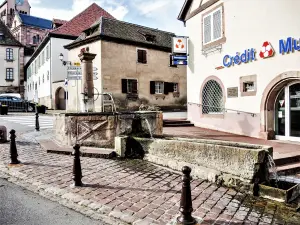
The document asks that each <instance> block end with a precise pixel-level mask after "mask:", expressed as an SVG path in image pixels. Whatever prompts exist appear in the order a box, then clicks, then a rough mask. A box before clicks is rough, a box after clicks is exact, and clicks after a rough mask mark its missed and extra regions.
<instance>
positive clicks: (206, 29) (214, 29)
mask: <svg viewBox="0 0 300 225" xmlns="http://www.w3.org/2000/svg"><path fill="white" fill-rule="evenodd" d="M222 9H223V8H222V6H221V7H218V8H217V9H215V10H213V11H212V12H210V13H208V14H206V15H204V16H203V45H206V44H210V43H212V42H215V41H217V40H219V39H221V38H222V37H223V22H224V21H223V19H222V18H223V15H222V13H223V10H222Z"/></svg>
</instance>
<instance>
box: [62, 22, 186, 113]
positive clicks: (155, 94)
mask: <svg viewBox="0 0 300 225" xmlns="http://www.w3.org/2000/svg"><path fill="white" fill-rule="evenodd" d="M173 36H175V34H173V33H170V32H165V31H161V30H158V29H152V28H149V27H144V26H140V25H137V24H132V23H126V22H123V21H119V20H116V19H110V18H104V17H102V18H101V19H100V20H98V21H97V22H96V23H95V24H93V25H92V26H90V27H89V28H88V29H86V30H85V31H84V32H83V33H82V34H81V35H80V36H79V38H78V39H77V40H76V41H74V42H73V43H71V44H69V45H67V46H65V48H66V49H68V50H69V57H68V58H69V60H70V61H71V62H77V61H79V58H78V54H79V53H80V51H81V49H82V48H86V47H88V48H89V52H90V53H94V54H97V55H96V58H95V59H94V61H93V66H94V67H96V69H97V70H96V71H95V76H96V78H94V79H95V80H94V87H95V91H94V92H95V94H101V93H105V92H108V93H112V95H113V98H114V100H115V103H116V106H117V109H118V110H128V109H138V107H139V106H140V105H141V104H145V105H151V106H154V105H155V106H160V107H162V108H179V107H183V106H184V105H185V103H186V67H185V66H178V67H177V66H170V60H171V56H170V55H171V52H172V50H171V48H172V37H173ZM77 88H78V89H77ZM80 89H81V80H78V81H76V80H70V81H69V84H68V92H69V95H68V96H69V99H68V108H67V109H68V110H69V111H77V110H78V111H79V110H80V109H79V102H80V98H83V96H82V94H80V91H78V90H80ZM95 99H97V100H96V101H95V110H96V111H102V110H103V102H105V101H106V99H105V98H102V97H101V96H99V97H96V96H95Z"/></svg>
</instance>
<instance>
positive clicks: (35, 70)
mask: <svg viewBox="0 0 300 225" xmlns="http://www.w3.org/2000/svg"><path fill="white" fill-rule="evenodd" d="M101 16H106V17H110V18H113V17H112V16H111V15H110V14H109V13H108V12H106V11H105V10H104V9H102V8H101V7H100V6H98V5H97V4H92V5H90V6H89V7H88V8H86V9H85V10H84V11H83V12H81V13H79V14H78V15H76V16H75V17H74V18H72V19H71V20H70V21H62V20H57V19H54V20H53V21H52V23H53V24H52V27H53V28H54V29H52V30H51V31H49V32H48V33H47V35H46V36H45V38H44V39H43V41H42V42H41V44H40V45H39V46H38V47H37V48H36V50H35V52H34V53H33V55H32V56H31V58H30V59H29V61H28V62H27V63H26V65H25V70H26V95H25V98H26V99H28V100H29V101H35V102H38V103H40V104H44V105H46V106H47V107H48V108H49V109H65V107H66V89H65V88H66V87H65V85H64V80H65V79H66V77H67V67H66V64H63V63H62V62H61V60H60V59H59V57H60V55H61V54H62V55H63V56H64V60H65V61H67V60H68V51H67V50H66V49H65V48H64V47H63V46H64V45H67V44H69V43H71V42H72V41H74V40H75V39H77V38H78V36H79V35H80V34H81V32H82V31H83V30H85V29H87V28H89V27H90V26H91V25H92V24H93V23H95V21H97V20H98V19H99V18H100V17H101ZM82 21H84V23H82Z"/></svg>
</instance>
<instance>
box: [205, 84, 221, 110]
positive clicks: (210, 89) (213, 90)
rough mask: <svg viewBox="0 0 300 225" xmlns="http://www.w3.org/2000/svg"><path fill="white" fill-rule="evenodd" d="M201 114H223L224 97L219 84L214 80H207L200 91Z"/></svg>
mask: <svg viewBox="0 0 300 225" xmlns="http://www.w3.org/2000/svg"><path fill="white" fill-rule="evenodd" d="M202 113H203V114H221V113H224V96H223V91H222V88H221V86H220V84H219V83H218V82H217V81H215V80H209V81H207V82H206V84H205V85H204V87H203V90H202Z"/></svg>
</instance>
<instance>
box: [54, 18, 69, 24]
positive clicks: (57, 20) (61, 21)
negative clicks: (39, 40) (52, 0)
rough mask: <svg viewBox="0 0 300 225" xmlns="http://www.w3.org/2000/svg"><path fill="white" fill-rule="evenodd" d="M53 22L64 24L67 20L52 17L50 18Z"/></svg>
mask: <svg viewBox="0 0 300 225" xmlns="http://www.w3.org/2000/svg"><path fill="white" fill-rule="evenodd" d="M52 22H53V23H55V24H61V25H62V24H65V23H66V22H68V21H67V20H60V19H53V20H52Z"/></svg>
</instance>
